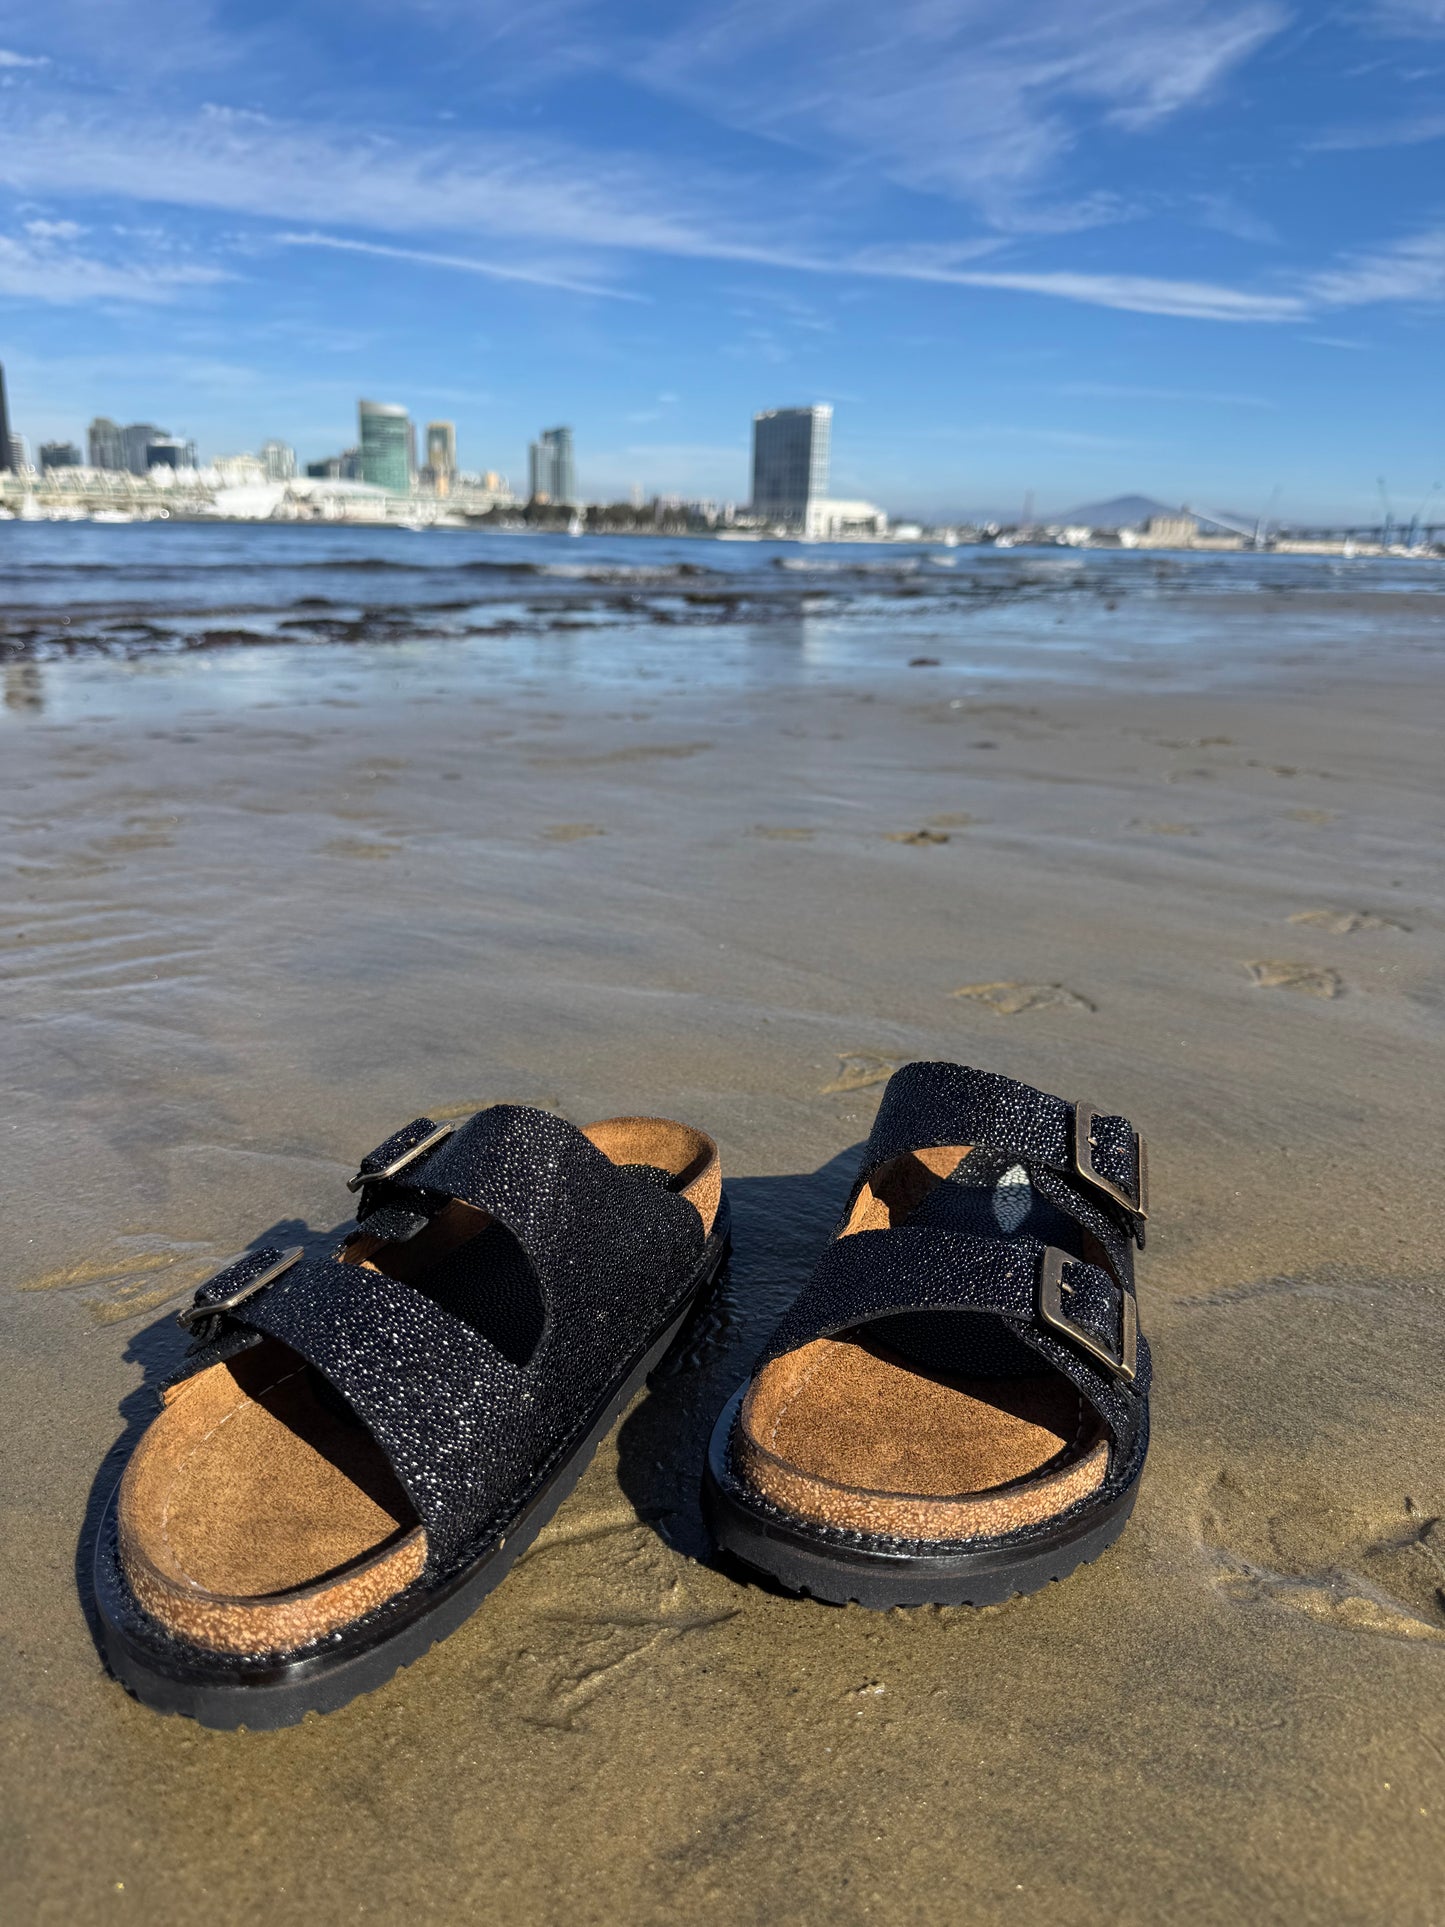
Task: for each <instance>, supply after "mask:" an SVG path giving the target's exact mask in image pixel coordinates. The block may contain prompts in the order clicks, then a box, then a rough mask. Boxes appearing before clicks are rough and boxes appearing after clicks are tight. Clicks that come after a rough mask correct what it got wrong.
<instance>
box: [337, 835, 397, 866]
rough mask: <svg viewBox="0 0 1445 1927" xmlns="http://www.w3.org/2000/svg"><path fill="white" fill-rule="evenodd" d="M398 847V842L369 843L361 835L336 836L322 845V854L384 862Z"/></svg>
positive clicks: (393, 854)
mask: <svg viewBox="0 0 1445 1927" xmlns="http://www.w3.org/2000/svg"><path fill="white" fill-rule="evenodd" d="M400 848H401V845H400V844H399V843H369V842H368V841H367V840H366V838H365V837H361V836H337V837H333V838H332V840H331V841H330V842H329V843H327V844H325V845H324V846H323V849H322V855H323V856H349V857H358V858H361V859H363V860H364V861H367V862H371V863H384V862H385V861H386V859H387V858H388V857H390V856H395V855H396V853H397V851H398V850H399V849H400Z"/></svg>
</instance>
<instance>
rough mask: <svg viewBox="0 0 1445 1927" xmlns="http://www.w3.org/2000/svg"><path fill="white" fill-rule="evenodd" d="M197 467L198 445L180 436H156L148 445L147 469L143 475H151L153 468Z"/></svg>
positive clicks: (143, 470) (145, 468)
mask: <svg viewBox="0 0 1445 1927" xmlns="http://www.w3.org/2000/svg"><path fill="white" fill-rule="evenodd" d="M195 466H196V445H195V443H194V442H188V441H186V440H184V439H183V438H182V437H181V436H179V435H156V436H153V437H152V439H151V440H150V441H148V442H147V443H146V455H145V467H144V468H143V469H142V470H141V473H142V474H143V475H149V474H150V472H151V470H152V469H153V468H170V469H176V468H194V467H195Z"/></svg>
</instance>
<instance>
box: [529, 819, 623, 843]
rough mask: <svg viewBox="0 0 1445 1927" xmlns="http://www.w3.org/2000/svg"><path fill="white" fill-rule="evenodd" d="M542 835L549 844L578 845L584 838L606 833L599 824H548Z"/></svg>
mask: <svg viewBox="0 0 1445 1927" xmlns="http://www.w3.org/2000/svg"><path fill="white" fill-rule="evenodd" d="M542 834H543V836H544V837H545V838H546V839H547V841H548V842H549V843H580V842H581V841H582V840H583V838H584V837H588V836H606V834H607V832H606V830H604V829H603V828H602V826H601V825H600V824H599V823H549V824H548V825H547V827H546V829H545V830H543V832H542Z"/></svg>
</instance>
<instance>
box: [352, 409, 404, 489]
mask: <svg viewBox="0 0 1445 1927" xmlns="http://www.w3.org/2000/svg"><path fill="white" fill-rule="evenodd" d="M358 411H359V414H360V418H361V479H362V480H363V481H364V482H370V483H371V485H372V486H373V488H385V489H390V490H391V492H392V493H393V494H394V495H406V494H408V493H409V492H410V489H411V469H412V462H411V444H412V426H411V419H410V417H409V416H408V414H407V412H406V410H405V409H404V408H396V407H393V406H392V405H391V404H389V403H387V402H383V401H364V402H360V403H358Z"/></svg>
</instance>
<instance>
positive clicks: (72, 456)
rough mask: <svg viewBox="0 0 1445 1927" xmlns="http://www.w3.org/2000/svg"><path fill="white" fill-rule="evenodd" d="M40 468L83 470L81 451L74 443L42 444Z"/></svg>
mask: <svg viewBox="0 0 1445 1927" xmlns="http://www.w3.org/2000/svg"><path fill="white" fill-rule="evenodd" d="M40 466H41V467H42V468H81V467H83V466H84V464H83V463H82V461H81V457H80V450H79V449H78V448H77V447H76V446H75V443H74V442H42V443H41V444H40Z"/></svg>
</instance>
